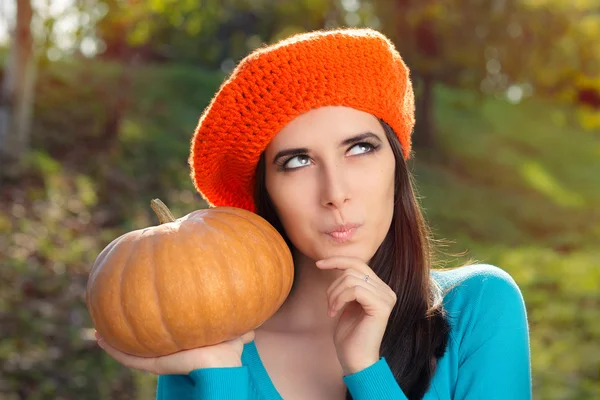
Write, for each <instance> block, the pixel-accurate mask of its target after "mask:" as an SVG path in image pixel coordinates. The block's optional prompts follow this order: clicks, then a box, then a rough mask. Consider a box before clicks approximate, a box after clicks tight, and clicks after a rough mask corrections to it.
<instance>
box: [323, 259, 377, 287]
mask: <svg viewBox="0 0 600 400" xmlns="http://www.w3.org/2000/svg"><path fill="white" fill-rule="evenodd" d="M316 265H317V267H318V268H319V269H339V270H342V271H345V270H347V269H351V268H352V269H354V270H356V271H358V272H360V273H361V274H362V275H363V276H365V275H369V279H371V280H375V281H381V280H380V279H379V277H378V276H377V274H376V273H375V272H373V270H372V269H371V267H369V266H368V265H367V264H366V263H364V262H363V261H362V260H361V259H359V258H356V257H345V256H334V257H329V258H325V259H322V260H319V261H317V262H316Z"/></svg>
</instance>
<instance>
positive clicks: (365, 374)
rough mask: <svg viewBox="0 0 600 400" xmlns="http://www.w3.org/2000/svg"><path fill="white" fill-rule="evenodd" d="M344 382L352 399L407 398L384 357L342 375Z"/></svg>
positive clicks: (385, 399)
mask: <svg viewBox="0 0 600 400" xmlns="http://www.w3.org/2000/svg"><path fill="white" fill-rule="evenodd" d="M344 382H345V383H346V386H347V387H348V390H349V391H350V394H351V395H352V398H353V399H354V400H405V399H407V397H406V395H405V394H404V393H403V392H402V389H401V388H400V385H398V382H396V378H394V374H392V370H390V367H389V365H388V363H387V361H386V360H385V358H384V357H381V358H380V359H379V361H377V362H376V363H375V364H373V365H371V366H369V367H367V368H365V369H363V370H362V371H358V372H356V373H354V374H351V375H347V376H344Z"/></svg>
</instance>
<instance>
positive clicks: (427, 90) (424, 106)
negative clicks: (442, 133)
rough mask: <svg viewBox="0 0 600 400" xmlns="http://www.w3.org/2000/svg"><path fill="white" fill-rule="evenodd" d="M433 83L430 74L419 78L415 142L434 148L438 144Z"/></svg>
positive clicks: (417, 145)
mask: <svg viewBox="0 0 600 400" xmlns="http://www.w3.org/2000/svg"><path fill="white" fill-rule="evenodd" d="M433 83H434V79H433V77H432V76H430V75H421V76H420V79H418V85H419V86H420V88H419V89H420V90H418V96H417V98H416V105H415V107H416V110H415V113H416V116H415V118H416V121H415V134H414V137H413V142H414V145H415V147H419V148H422V149H433V148H435V145H436V140H435V131H434V130H435V123H434V118H433V97H434V96H433Z"/></svg>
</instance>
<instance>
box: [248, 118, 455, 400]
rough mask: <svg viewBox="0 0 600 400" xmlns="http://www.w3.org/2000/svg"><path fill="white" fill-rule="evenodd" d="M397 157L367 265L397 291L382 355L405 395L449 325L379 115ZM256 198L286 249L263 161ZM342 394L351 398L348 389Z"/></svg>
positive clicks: (436, 354)
mask: <svg viewBox="0 0 600 400" xmlns="http://www.w3.org/2000/svg"><path fill="white" fill-rule="evenodd" d="M380 123H381V124H382V126H383V129H384V131H385V134H386V137H387V139H388V141H389V143H390V145H391V148H392V151H393V153H394V157H395V159H396V172H395V192H394V215H393V219H392V223H391V226H390V229H389V231H388V234H387V236H386V237H385V239H384V240H383V242H382V243H381V245H380V246H379V248H378V249H377V251H376V252H375V254H374V256H373V258H372V259H371V260H370V262H369V266H370V267H371V268H372V269H373V271H374V272H375V273H376V274H377V275H378V276H379V277H380V278H381V279H382V280H383V281H384V282H386V283H387V284H388V285H389V286H390V288H392V289H393V290H394V292H395V293H396V295H397V301H396V305H395V306H394V309H393V310H392V313H391V315H390V317H389V320H388V325H387V328H386V331H385V334H384V337H383V341H382V344H381V356H384V357H385V358H386V360H387V362H388V364H389V366H390V368H391V370H392V372H393V374H394V376H395V378H396V380H397V382H398V384H399V385H400V387H401V388H402V391H403V392H404V393H405V394H406V396H407V397H408V398H409V399H421V398H422V397H423V396H424V394H425V393H426V392H427V390H428V388H429V385H430V382H431V379H432V377H433V374H434V372H435V368H436V365H437V360H438V359H439V358H440V357H442V355H443V354H444V352H445V350H446V345H447V343H448V335H449V332H450V325H449V323H448V321H447V318H446V315H445V312H444V308H443V303H442V299H443V293H442V292H441V288H440V287H439V286H438V285H437V284H436V282H435V281H434V280H433V279H432V278H431V276H430V269H431V264H432V262H433V259H434V257H433V252H432V245H433V239H432V235H431V232H430V229H429V227H428V225H427V223H426V222H425V219H424V218H423V214H422V212H421V208H420V206H419V203H418V200H417V196H416V193H415V190H414V183H413V176H412V174H411V173H410V172H409V170H408V168H407V164H406V162H405V160H404V157H403V155H402V150H401V145H400V142H399V140H398V138H397V136H396V134H395V133H394V131H393V130H392V128H391V127H390V126H389V125H388V124H386V123H385V122H384V121H382V120H380ZM254 200H255V203H256V207H257V214H258V215H260V216H262V217H263V218H265V219H266V220H267V221H269V222H270V223H271V224H272V225H273V226H274V227H275V228H276V229H277V230H278V231H279V232H280V233H281V235H282V236H283V238H284V239H285V240H286V242H287V243H288V246H290V248H293V245H292V243H291V242H290V240H289V238H288V237H287V235H286V234H285V231H284V229H283V226H282V224H281V222H280V220H279V218H278V216H277V213H276V211H275V207H274V205H273V203H272V201H271V199H270V197H269V194H268V193H267V189H266V185H265V160H264V153H263V156H261V158H260V161H259V163H258V166H257V171H256V183H255V192H254ZM346 399H351V396H350V393H349V392H348V391H347V392H346Z"/></svg>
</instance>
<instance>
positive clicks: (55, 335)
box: [0, 0, 600, 400]
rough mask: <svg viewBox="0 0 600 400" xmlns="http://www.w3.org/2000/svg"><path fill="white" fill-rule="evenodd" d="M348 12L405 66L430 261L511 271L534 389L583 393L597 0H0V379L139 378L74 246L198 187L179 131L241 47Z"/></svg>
mask: <svg viewBox="0 0 600 400" xmlns="http://www.w3.org/2000/svg"><path fill="white" fill-rule="evenodd" d="M350 26H360V27H367V26H368V27H372V28H375V29H378V30H380V31H382V32H383V33H385V34H386V35H388V37H390V38H391V39H392V40H393V42H394V43H395V45H396V46H397V48H398V49H399V51H400V52H401V54H402V55H403V57H404V59H405V61H406V63H407V64H408V65H409V67H410V68H411V71H412V78H413V80H414V83H415V90H416V93H417V121H418V122H417V127H416V130H415V136H414V141H415V146H416V147H415V152H416V157H415V158H414V159H413V160H411V168H412V169H413V171H414V174H415V177H416V180H417V185H418V187H417V190H418V192H419V194H420V196H421V198H422V204H423V207H424V208H425V213H426V217H427V219H428V220H429V222H430V224H431V226H432V228H433V231H434V234H435V235H436V238H437V239H442V240H446V241H449V243H448V245H447V246H446V247H444V248H441V251H442V252H443V253H441V254H442V256H441V257H442V259H441V261H443V262H444V265H445V266H458V265H461V263H463V262H465V260H467V259H470V258H474V259H476V260H478V261H480V262H486V263H492V264H495V265H497V266H499V267H501V268H503V269H505V270H506V271H508V272H509V273H510V274H511V275H512V276H513V277H514V278H515V280H516V281H517V283H518V284H519V286H520V287H521V289H522V291H523V295H524V297H525V300H526V304H527V310H528V315H529V322H530V328H531V351H532V367H533V379H534V381H533V384H534V395H535V398H536V399H591V398H594V397H595V396H598V390H599V376H598V374H599V368H600V365H599V362H600V313H599V311H598V310H600V268H599V266H600V245H599V243H600V41H599V38H600V0H444V1H435V0H297V1H268V0H179V1H175V0H149V1H135V0H130V1H125V0H106V1H98V0H35V1H30V0H3V1H0V65H1V66H2V69H1V70H0V83H1V86H0V87H1V91H0V157H1V158H0V371H1V373H0V399H2V400H4V399H150V398H153V397H154V390H155V384H156V381H155V378H154V377H153V376H150V375H148V374H144V373H137V372H135V371H131V370H128V369H125V368H123V367H121V366H119V365H118V364H117V363H115V362H114V361H112V359H110V358H109V357H107V356H106V355H105V354H104V352H103V351H101V350H100V349H99V348H98V347H97V346H96V344H95V341H93V340H91V338H90V332H91V330H90V328H92V325H91V322H90V319H89V315H88V313H87V310H86V308H85V285H86V282H87V277H88V272H89V269H90V267H91V265H92V264H93V262H94V260H95V258H96V256H97V255H98V254H99V252H100V251H101V250H102V249H103V248H104V247H105V246H106V245H107V244H108V243H109V242H110V241H111V240H112V239H114V238H116V237H117V236H120V235H121V234H123V233H125V232H127V231H130V230H134V229H140V228H144V227H147V226H151V225H156V224H157V223H158V221H157V219H156V217H155V215H154V214H153V212H152V210H151V209H150V200H151V199H152V198H155V197H158V198H161V199H162V200H163V201H165V203H167V205H168V206H169V207H170V208H171V210H172V211H173V213H174V214H175V216H177V217H179V216H183V215H185V214H186V213H188V212H191V211H192V210H194V209H197V208H203V207H206V205H205V204H204V203H203V201H202V199H201V198H200V196H199V195H198V194H197V193H196V192H195V191H194V188H193V185H192V182H191V179H190V178H189V168H188V165H187V156H188V154H189V153H188V152H189V141H190V139H191V136H192V133H193V130H194V128H195V127H196V123H197V122H198V118H199V116H200V114H201V112H202V111H203V110H204V108H205V107H206V106H207V105H208V103H209V101H210V99H211V98H212V96H213V95H214V94H215V92H216V91H217V89H218V87H219V85H220V84H221V82H222V81H223V80H224V79H225V77H226V76H227V75H228V74H229V73H230V72H231V70H232V69H233V67H234V66H235V64H236V63H237V62H238V61H239V60H240V59H241V58H242V57H244V56H245V55H246V54H247V53H248V52H249V51H251V50H252V49H254V48H256V47H259V46H261V45H262V44H264V43H273V42H275V41H277V40H278V39H281V38H285V37H288V36H289V35H291V34H293V33H296V32H304V31H309V30H314V29H321V28H332V27H350ZM507 351H510V349H507ZM595 398H597V397H595Z"/></svg>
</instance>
